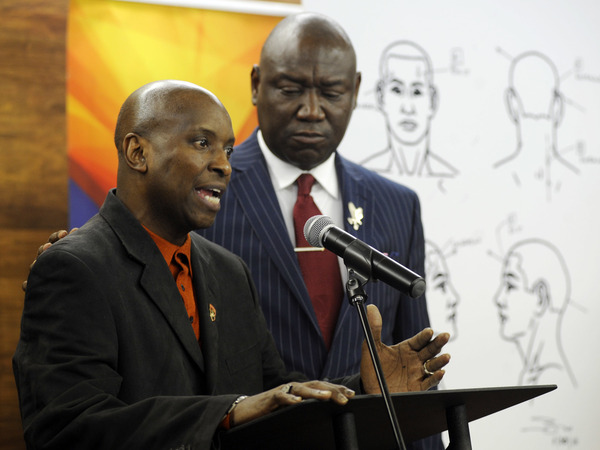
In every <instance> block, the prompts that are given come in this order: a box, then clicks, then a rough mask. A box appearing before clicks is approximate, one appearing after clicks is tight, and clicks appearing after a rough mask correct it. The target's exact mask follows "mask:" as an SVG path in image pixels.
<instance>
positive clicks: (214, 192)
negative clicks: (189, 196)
mask: <svg viewBox="0 0 600 450" xmlns="http://www.w3.org/2000/svg"><path fill="white" fill-rule="evenodd" d="M196 191H197V192H198V194H199V195H200V197H202V198H203V199H204V200H206V201H208V202H210V203H212V204H214V205H218V204H219V203H220V201H221V196H222V195H223V191H222V190H221V189H218V188H201V189H196Z"/></svg>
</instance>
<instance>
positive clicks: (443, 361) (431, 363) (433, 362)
mask: <svg viewBox="0 0 600 450" xmlns="http://www.w3.org/2000/svg"><path fill="white" fill-rule="evenodd" d="M449 362H450V355H449V354H448V353H444V354H443V355H440V356H437V357H435V358H431V359H428V360H427V361H425V362H424V363H423V365H424V367H427V370H429V371H430V372H437V371H438V370H441V369H443V368H444V367H446V365H447V364H448V363H449Z"/></svg>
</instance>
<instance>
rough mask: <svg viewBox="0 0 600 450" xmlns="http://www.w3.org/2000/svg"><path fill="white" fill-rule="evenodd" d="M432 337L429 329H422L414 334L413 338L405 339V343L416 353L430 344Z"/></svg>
mask: <svg viewBox="0 0 600 450" xmlns="http://www.w3.org/2000/svg"><path fill="white" fill-rule="evenodd" d="M432 337H433V330H432V329H431V328H424V329H423V330H421V331H419V332H418V333H417V334H415V335H414V336H413V337H411V338H409V339H407V340H406V342H407V343H408V345H409V346H410V348H411V349H413V350H414V351H417V352H418V351H420V350H422V349H423V348H425V347H426V346H427V345H428V344H429V343H430V342H431V338H432Z"/></svg>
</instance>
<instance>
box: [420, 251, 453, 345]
mask: <svg viewBox="0 0 600 450" xmlns="http://www.w3.org/2000/svg"><path fill="white" fill-rule="evenodd" d="M425 274H426V277H427V304H428V306H429V311H428V312H429V317H430V318H431V324H432V326H433V327H434V328H435V329H439V330H448V331H449V332H450V336H451V337H450V340H451V341H452V340H455V339H456V337H457V336H458V329H457V324H456V316H457V309H458V303H459V301H460V298H459V296H458V293H457V292H456V289H455V288H454V285H453V283H452V280H451V277H450V271H449V270H448V264H447V263H446V257H445V256H444V254H443V253H442V250H441V249H440V248H439V247H438V246H437V245H435V244H434V243H433V242H431V241H428V240H426V241H425Z"/></svg>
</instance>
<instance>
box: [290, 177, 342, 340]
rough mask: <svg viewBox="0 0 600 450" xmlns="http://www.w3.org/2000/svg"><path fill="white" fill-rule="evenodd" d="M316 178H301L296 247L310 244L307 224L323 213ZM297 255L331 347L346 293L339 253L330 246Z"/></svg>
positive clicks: (324, 336)
mask: <svg viewBox="0 0 600 450" xmlns="http://www.w3.org/2000/svg"><path fill="white" fill-rule="evenodd" d="M314 182H315V179H314V177H313V176H312V175H310V174H302V175H300V176H299V177H298V180H297V184H298V199H297V200H296V204H295V205H294V229H295V232H296V247H299V248H301V247H310V245H309V243H308V242H307V241H306V238H305V237H304V224H305V223H306V221H307V220H308V219H310V218H311V217H312V216H316V215H320V214H321V211H319V208H317V205H316V204H315V202H314V200H313V198H312V196H311V195H310V190H311V188H312V186H313V184H314ZM296 255H297V256H298V262H299V263H300V270H301V271H302V276H303V277H304V282H305V283H306V287H307V288H308V294H309V296H310V299H311V301H312V304H313V308H314V310H315V314H316V316H317V320H318V322H319V327H320V328H321V334H322V335H323V340H324V341H325V346H326V347H327V349H329V347H330V346H331V341H332V339H333V333H334V331H335V326H336V323H337V318H338V314H339V312H340V306H341V302H342V301H343V297H344V289H343V286H342V278H341V275H340V266H339V264H338V259H337V256H336V255H335V254H334V253H332V252H330V251H327V250H324V251H304V252H303V251H298V252H296Z"/></svg>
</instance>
